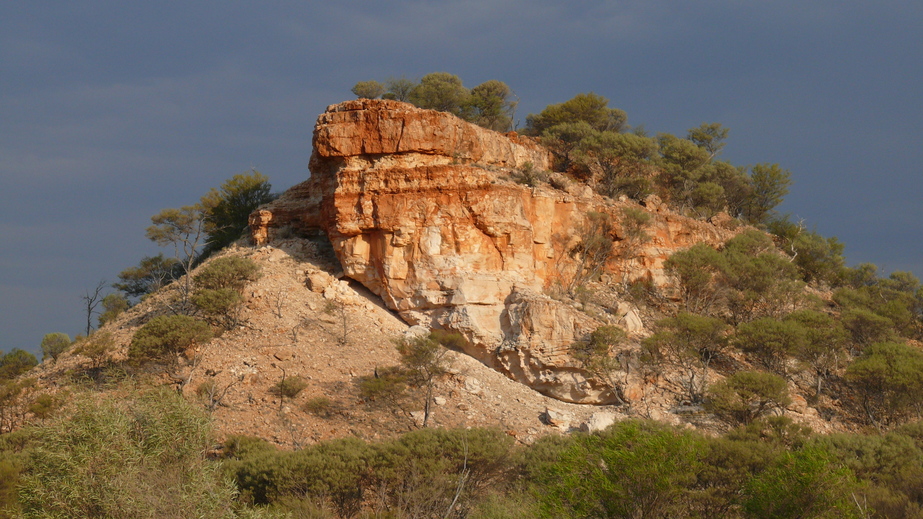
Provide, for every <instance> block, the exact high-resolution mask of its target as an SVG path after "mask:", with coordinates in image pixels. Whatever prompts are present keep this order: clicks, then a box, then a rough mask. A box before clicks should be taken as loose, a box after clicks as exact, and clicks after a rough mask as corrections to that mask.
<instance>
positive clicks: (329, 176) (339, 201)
mask: <svg viewBox="0 0 923 519" xmlns="http://www.w3.org/2000/svg"><path fill="white" fill-rule="evenodd" d="M313 145H314V153H313V155H312V157H311V162H310V168H311V178H310V179H309V180H308V181H306V182H304V183H302V184H299V185H297V186H295V187H293V188H292V189H290V190H289V191H287V192H286V193H285V194H283V195H282V197H280V198H279V199H278V200H276V201H275V202H273V203H272V204H270V205H269V206H267V207H265V208H263V209H261V210H259V211H257V212H255V213H254V214H253V215H252V216H251V232H252V237H253V239H254V240H255V241H256V242H257V243H263V242H266V241H268V240H271V239H273V236H274V235H275V234H277V233H280V232H282V229H284V228H286V227H288V228H291V229H293V230H294V231H296V232H299V233H312V232H322V233H325V234H326V235H327V236H328V238H329V239H330V241H331V243H332V244H333V248H334V251H335V252H336V255H337V257H338V258H339V260H340V262H341V264H342V267H343V270H344V273H345V275H346V276H348V277H350V278H352V279H354V280H357V281H359V282H361V283H362V284H363V285H365V286H366V287H368V288H369V289H370V290H371V291H373V292H374V293H375V294H377V295H379V296H380V297H381V298H382V299H383V300H384V301H385V303H386V304H387V305H388V306H389V307H390V308H392V309H394V310H396V311H398V312H399V313H400V315H401V317H402V318H404V319H405V320H406V321H408V322H409V323H411V324H421V325H424V326H428V327H444V328H448V329H453V330H456V331H459V332H462V333H464V334H465V336H466V337H467V338H468V340H469V342H470V345H469V348H468V351H467V353H469V354H470V355H472V356H474V357H475V358H477V359H479V360H480V361H482V362H484V363H485V364H487V365H489V366H492V367H494V368H495V369H498V370H500V371H501V372H503V373H505V374H507V375H508V376H510V377H511V378H513V379H515V380H518V381H521V382H523V383H525V384H528V385H529V386H531V387H533V388H535V389H537V390H539V391H541V392H543V393H545V394H548V395H550V396H553V397H555V398H559V399H561V400H565V401H570V402H581V403H599V404H606V403H613V402H615V401H617V399H616V395H615V394H614V393H613V392H612V390H611V389H610V388H608V387H607V386H606V385H605V384H603V383H602V382H601V381H599V380H596V379H594V378H592V377H590V376H588V374H587V373H585V372H584V371H583V370H581V369H579V367H578V366H576V364H575V363H574V361H573V359H572V358H571V357H570V355H568V347H569V345H570V344H572V343H573V342H574V340H575V338H579V337H582V336H584V335H585V334H587V333H589V332H590V331H592V330H593V329H595V327H597V326H599V325H600V324H601V323H600V322H598V321H596V320H594V319H592V318H590V317H589V316H587V315H585V314H584V313H582V312H578V311H576V310H575V309H573V308H571V307H570V306H567V305H564V304H562V303H560V302H558V301H555V300H553V299H551V298H548V297H546V296H544V295H542V292H543V290H544V289H546V288H548V287H551V286H553V285H555V284H557V283H560V284H562V285H566V284H568V283H569V282H570V281H571V280H572V279H573V278H574V276H575V273H576V272H577V270H579V268H580V266H579V264H578V261H577V259H576V258H575V256H574V255H573V254H571V252H572V251H573V250H575V248H577V247H578V246H579V244H580V242H581V239H582V233H583V229H586V228H587V225H588V222H587V214H588V213H590V212H597V213H606V214H608V215H610V219H611V221H612V222H613V226H612V230H611V232H610V236H609V237H610V238H611V240H612V247H613V258H614V259H613V260H611V261H610V262H609V263H608V264H607V265H605V271H606V272H607V273H608V275H609V276H610V278H611V279H613V280H615V281H626V280H633V279H638V278H649V279H651V280H652V281H653V282H654V283H655V284H656V285H658V286H666V285H667V284H668V282H667V279H666V277H665V275H664V273H663V262H664V260H665V259H666V258H667V257H669V255H670V254H672V253H673V252H675V251H676V250H679V249H682V248H685V247H689V246H691V245H692V244H694V243H698V242H706V243H713V244H718V243H721V242H723V241H725V240H726V239H728V238H729V237H731V236H732V235H733V234H734V233H733V231H731V230H729V229H727V228H722V227H718V226H715V225H711V224H708V223H705V222H700V221H696V220H692V219H689V218H685V217H682V216H679V215H676V214H674V213H671V212H670V211H669V210H668V209H667V208H666V207H665V206H664V205H662V204H659V203H658V200H656V199H651V200H649V201H648V203H647V204H646V206H647V207H646V208H642V207H641V206H639V205H637V204H634V203H632V202H616V201H612V200H610V199H604V198H602V197H599V196H596V195H594V194H593V193H592V191H591V190H589V189H570V190H569V192H566V191H561V190H556V189H552V188H551V187H534V188H533V187H527V186H524V185H520V184H517V183H515V182H513V181H511V180H509V177H510V175H511V173H514V172H515V171H516V170H518V169H520V168H524V167H526V166H527V164H531V165H532V167H534V168H536V169H539V170H545V169H548V168H549V167H550V157H549V154H548V152H547V151H546V150H545V149H544V148H542V147H541V146H540V145H538V144H537V143H535V142H534V141H532V140H529V139H527V138H522V137H519V136H517V135H516V134H515V133H510V134H505V135H504V134H499V133H496V132H493V131H489V130H485V129H483V128H480V127H477V126H475V125H471V124H468V123H466V122H464V121H461V120H460V119H458V118H456V117H454V116H452V115H449V114H446V113H442V112H434V111H430V110H421V109H418V108H415V107H413V106H411V105H408V104H405V103H399V102H395V101H381V100H377V101H376V100H356V101H349V102H345V103H341V104H338V105H333V106H331V107H328V109H327V111H326V112H325V113H324V114H322V115H321V116H320V117H319V118H318V121H317V125H316V126H315V130H314V141H313ZM626 207H633V208H635V209H643V210H646V211H648V212H649V213H650V214H651V219H650V222H649V223H648V224H647V225H646V226H645V229H644V230H645V232H646V233H647V234H648V235H649V236H650V237H651V239H650V240H649V241H647V242H646V243H643V244H638V243H631V240H629V239H627V236H626V234H627V233H626V232H625V231H624V230H623V229H622V228H621V225H620V223H619V222H620V220H621V218H622V211H623V210H624V208H626ZM317 281H320V280H317ZM311 283H312V286H313V285H314V284H315V280H311ZM317 284H321V283H317ZM619 312H622V310H619ZM618 317H619V318H622V320H623V321H624V323H625V324H626V327H627V328H629V331H638V328H639V326H640V321H639V320H638V319H637V315H636V314H633V313H632V312H631V310H630V309H624V315H620V316H618Z"/></svg>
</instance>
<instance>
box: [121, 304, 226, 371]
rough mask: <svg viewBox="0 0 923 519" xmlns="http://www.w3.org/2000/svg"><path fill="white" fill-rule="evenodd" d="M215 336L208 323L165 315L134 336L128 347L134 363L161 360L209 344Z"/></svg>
mask: <svg viewBox="0 0 923 519" xmlns="http://www.w3.org/2000/svg"><path fill="white" fill-rule="evenodd" d="M212 336H213V334H212V329H211V327H209V326H208V323H205V322H204V321H200V320H198V319H195V318H193V317H189V316H188V315H163V316H159V317H155V318H153V319H151V320H150V321H148V322H147V324H145V325H144V326H142V327H141V329H140V330H138V331H137V333H135V336H134V338H132V340H131V345H130V346H129V348H128V357H129V359H131V360H133V361H148V360H159V359H163V358H164V357H167V356H169V355H176V354H178V353H181V352H183V351H184V350H186V349H187V348H189V347H191V346H193V345H196V344H202V343H205V342H208V341H209V340H211V338H212Z"/></svg>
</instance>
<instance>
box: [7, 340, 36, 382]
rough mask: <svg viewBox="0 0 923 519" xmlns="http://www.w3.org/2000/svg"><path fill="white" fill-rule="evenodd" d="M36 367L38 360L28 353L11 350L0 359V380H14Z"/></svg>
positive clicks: (17, 349) (15, 349) (16, 349)
mask: <svg viewBox="0 0 923 519" xmlns="http://www.w3.org/2000/svg"><path fill="white" fill-rule="evenodd" d="M37 365H38V359H36V358H35V355H32V354H31V353H29V352H28V351H25V350H21V349H19V348H13V349H12V350H10V351H9V352H7V353H6V354H5V355H3V356H2V357H0V380H8V379H12V378H16V377H18V376H19V375H22V374H23V373H25V372H27V371H29V370H30V369H32V368H34V367H35V366H37Z"/></svg>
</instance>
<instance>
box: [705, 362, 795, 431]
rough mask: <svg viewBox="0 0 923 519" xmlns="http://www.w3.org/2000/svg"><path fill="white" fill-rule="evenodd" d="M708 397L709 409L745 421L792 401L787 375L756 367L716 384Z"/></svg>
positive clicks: (729, 417) (707, 407) (725, 416)
mask: <svg viewBox="0 0 923 519" xmlns="http://www.w3.org/2000/svg"><path fill="white" fill-rule="evenodd" d="M708 397H709V399H708V400H706V402H705V408H706V409H708V410H709V411H710V412H712V413H715V414H716V415H718V416H721V417H724V418H728V419H731V420H734V421H736V422H739V423H744V424H748V423H751V422H753V421H754V420H756V419H757V418H759V417H760V416H763V415H765V414H766V413H768V412H770V411H772V410H775V409H784V408H785V406H787V405H788V404H790V403H791V399H790V398H789V396H788V384H787V383H786V382H785V379H783V378H782V377H779V376H776V375H773V374H771V373H761V372H756V371H739V372H737V373H734V374H733V375H731V376H730V377H728V378H726V379H724V380H722V381H720V382H718V383H716V384H714V385H712V386H711V387H710V388H709V391H708Z"/></svg>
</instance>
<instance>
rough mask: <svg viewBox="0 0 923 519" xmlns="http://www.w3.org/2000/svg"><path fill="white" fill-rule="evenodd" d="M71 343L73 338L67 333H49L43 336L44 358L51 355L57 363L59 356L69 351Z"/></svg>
mask: <svg viewBox="0 0 923 519" xmlns="http://www.w3.org/2000/svg"><path fill="white" fill-rule="evenodd" d="M70 345H71V338H70V337H68V336H67V334H66V333H49V334H46V335H45V336H44V337H42V345H41V347H42V360H45V359H47V358H49V357H51V359H52V360H53V361H54V362H55V363H57V362H58V357H59V356H60V355H61V354H62V353H64V352H65V351H67V348H69V347H70Z"/></svg>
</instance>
